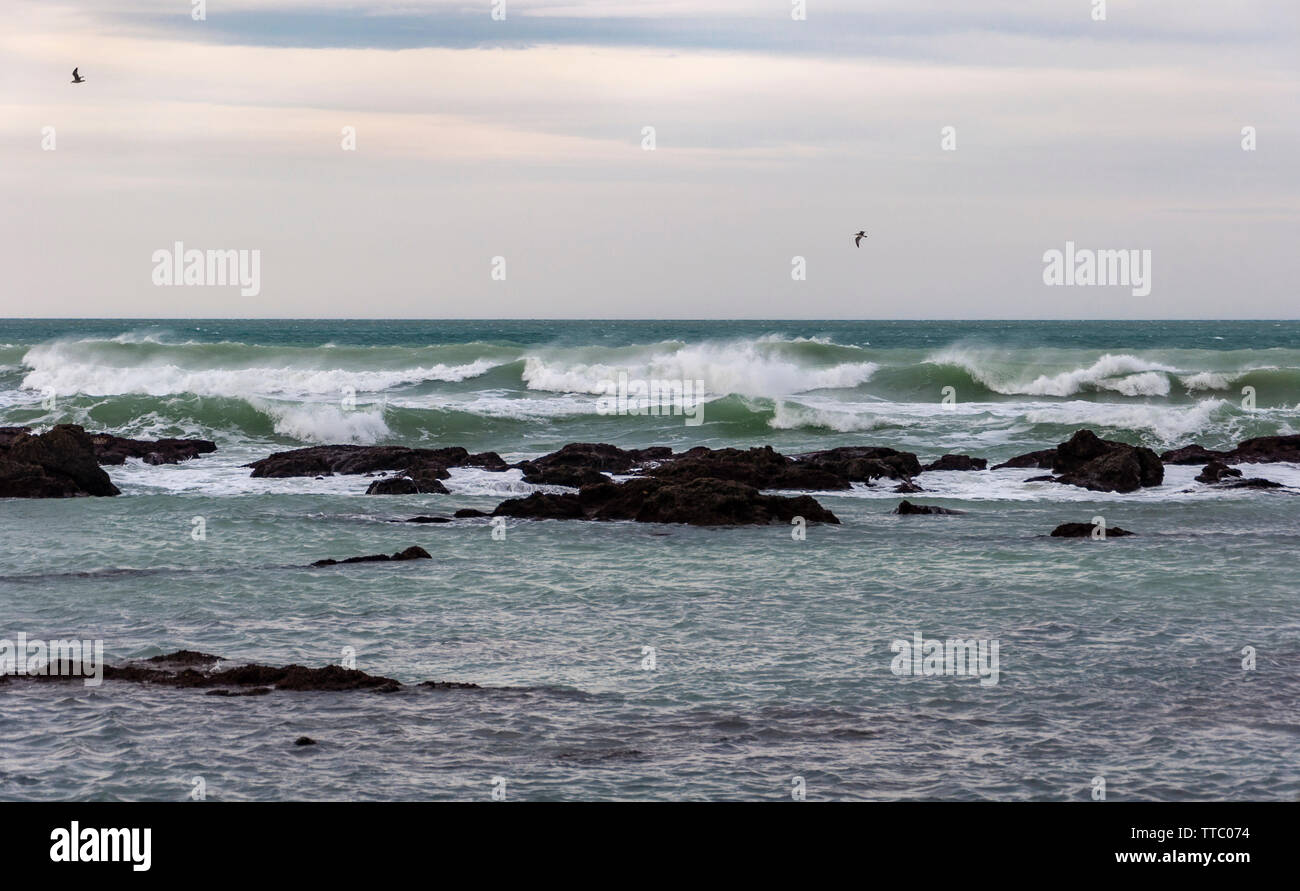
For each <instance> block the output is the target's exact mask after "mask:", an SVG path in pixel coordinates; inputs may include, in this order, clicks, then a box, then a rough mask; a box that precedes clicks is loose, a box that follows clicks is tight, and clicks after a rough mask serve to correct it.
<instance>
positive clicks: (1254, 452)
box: [1225, 434, 1300, 464]
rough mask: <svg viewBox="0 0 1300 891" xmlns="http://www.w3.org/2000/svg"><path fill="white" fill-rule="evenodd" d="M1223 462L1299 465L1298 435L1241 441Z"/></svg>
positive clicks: (1299, 446) (1299, 442)
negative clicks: (1287, 462)
mask: <svg viewBox="0 0 1300 891" xmlns="http://www.w3.org/2000/svg"><path fill="white" fill-rule="evenodd" d="M1225 460H1226V461H1227V463H1229V464H1263V463H1266V462H1270V461H1291V462H1297V463H1300V434H1293V435H1291V436H1257V437H1255V438H1254V439H1243V440H1242V441H1241V442H1239V443H1238V444H1237V447H1236V448H1235V449H1233V450H1232V451H1231V452H1229V456H1228V458H1226V459H1225Z"/></svg>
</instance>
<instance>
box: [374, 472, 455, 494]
mask: <svg viewBox="0 0 1300 891" xmlns="http://www.w3.org/2000/svg"><path fill="white" fill-rule="evenodd" d="M366 494H367V495H446V494H448V493H447V487H446V486H444V485H443V484H442V483H440V482H439V481H438V480H437V479H434V478H433V477H427V476H426V477H423V478H421V479H418V480H416V479H411V478H410V477H409V476H390V477H387V478H385V479H380V480H375V481H374V482H373V483H371V484H370V485H369V486H367V487H366Z"/></svg>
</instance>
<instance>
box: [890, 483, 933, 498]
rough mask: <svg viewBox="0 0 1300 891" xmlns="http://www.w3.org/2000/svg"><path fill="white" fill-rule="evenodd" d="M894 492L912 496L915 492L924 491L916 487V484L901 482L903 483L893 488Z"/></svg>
mask: <svg viewBox="0 0 1300 891" xmlns="http://www.w3.org/2000/svg"><path fill="white" fill-rule="evenodd" d="M894 491H895V492H898V493H900V494H903V495H914V494H916V493H917V492H924V491H925V489H922V488H921V487H920V486H918V485H917V484H916V483H914V482H912V481H911V480H903V482H901V483H899V484H898V485H897V486H894Z"/></svg>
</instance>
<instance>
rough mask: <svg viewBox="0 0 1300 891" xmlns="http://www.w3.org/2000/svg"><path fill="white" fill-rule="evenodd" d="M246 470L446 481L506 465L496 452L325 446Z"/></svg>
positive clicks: (256, 473)
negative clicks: (386, 473)
mask: <svg viewBox="0 0 1300 891" xmlns="http://www.w3.org/2000/svg"><path fill="white" fill-rule="evenodd" d="M479 462H482V463H479ZM244 466H245V467H251V468H253V473H252V475H253V476H255V477H276V478H279V477H290V476H317V475H328V474H333V473H343V474H349V473H356V474H361V473H375V472H377V471H380V470H397V471H403V472H406V473H407V474H408V475H410V476H417V475H419V474H424V475H432V476H434V477H435V478H437V479H446V478H447V473H446V468H448V467H479V466H483V467H487V468H488V469H501V470H504V469H505V462H504V461H502V460H501V456H499V455H498V454H497V453H496V452H483V453H482V454H479V455H471V454H470V453H469V452H467V451H466V450H465V449H463V448H461V447H460V446H452V447H450V448H445V449H412V448H408V447H406V446H362V445H324V446H310V447H308V448H305V449H293V450H291V451H288V452H276V453H275V454H273V455H268V456H267V457H265V458H262V459H261V460H258V461H254V462H253V463H252V464H246V465H244Z"/></svg>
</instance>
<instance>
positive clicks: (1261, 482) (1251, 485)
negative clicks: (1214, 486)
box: [1218, 476, 1287, 489]
mask: <svg viewBox="0 0 1300 891" xmlns="http://www.w3.org/2000/svg"><path fill="white" fill-rule="evenodd" d="M1218 488H1220V489H1285V488H1287V487H1286V486H1284V485H1282V484H1281V483H1275V482H1273V481H1272V480H1266V479H1262V478H1260V477H1257V476H1252V477H1250V478H1249V479H1244V480H1233V481H1232V482H1222V483H1219V486H1218Z"/></svg>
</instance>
